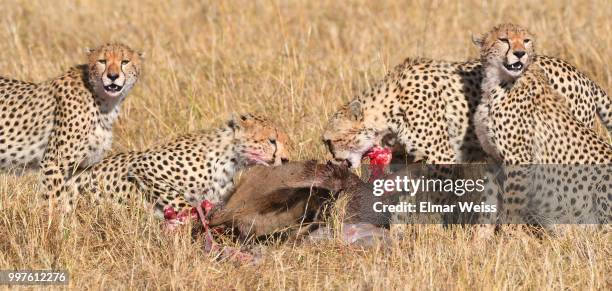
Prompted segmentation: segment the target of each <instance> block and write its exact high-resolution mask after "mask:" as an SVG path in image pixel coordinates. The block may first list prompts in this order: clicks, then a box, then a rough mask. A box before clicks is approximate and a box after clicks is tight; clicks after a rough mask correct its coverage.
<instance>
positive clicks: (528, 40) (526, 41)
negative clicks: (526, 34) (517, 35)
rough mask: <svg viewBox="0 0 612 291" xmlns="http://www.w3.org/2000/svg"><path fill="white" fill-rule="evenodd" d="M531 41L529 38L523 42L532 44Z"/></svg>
mask: <svg viewBox="0 0 612 291" xmlns="http://www.w3.org/2000/svg"><path fill="white" fill-rule="evenodd" d="M530 41H531V39H528V38H527V39H525V40H523V42H524V43H528V42H530Z"/></svg>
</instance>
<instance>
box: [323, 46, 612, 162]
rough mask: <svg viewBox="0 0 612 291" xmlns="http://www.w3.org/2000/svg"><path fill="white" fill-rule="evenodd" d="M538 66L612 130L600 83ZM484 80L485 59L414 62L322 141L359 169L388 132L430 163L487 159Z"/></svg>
mask: <svg viewBox="0 0 612 291" xmlns="http://www.w3.org/2000/svg"><path fill="white" fill-rule="evenodd" d="M534 64H535V65H537V66H539V67H541V68H542V69H543V70H544V73H545V75H546V77H547V79H548V82H549V83H550V84H551V86H552V87H553V88H554V89H555V91H556V92H558V93H559V94H561V96H564V97H565V99H566V100H567V102H568V103H569V105H570V108H571V112H572V113H573V115H574V116H575V117H576V118H577V119H578V120H580V121H581V122H583V123H584V124H585V125H587V126H593V125H594V120H595V115H596V112H597V113H598V114H599V115H600V117H601V118H602V119H603V121H604V124H606V125H607V126H608V129H610V130H612V116H611V113H610V108H611V102H610V99H609V97H608V95H606V93H605V92H604V91H603V90H602V89H601V88H600V87H599V86H597V84H595V82H593V81H592V80H590V79H589V78H588V77H586V76H585V75H584V74H583V73H581V72H579V71H578V70H577V69H575V68H574V67H572V66H571V65H569V64H568V63H566V62H564V61H562V60H560V59H557V58H553V57H547V56H535V57H534ZM482 79H483V71H482V64H481V62H480V61H476V60H475V61H468V62H444V61H433V60H425V59H417V60H411V59H408V60H406V61H405V62H404V63H402V64H401V65H399V66H397V67H396V68H395V69H394V70H393V71H391V72H390V73H389V74H388V75H387V76H386V78H385V79H384V80H382V81H380V82H379V83H377V84H376V85H375V86H373V87H372V88H371V89H370V90H368V91H366V92H365V93H364V94H362V95H361V96H359V97H357V98H355V99H354V100H353V101H351V102H349V103H348V104H347V105H345V106H343V107H342V108H341V109H340V110H339V111H338V112H337V113H336V114H335V115H334V116H333V117H332V118H331V120H330V121H329V123H328V125H327V127H326V129H325V132H324V134H323V141H324V142H325V144H326V146H327V149H328V150H329V152H330V153H331V154H332V156H333V158H334V160H335V161H336V162H340V163H348V164H350V165H351V166H352V167H358V166H359V165H360V161H361V159H362V157H363V155H364V154H365V153H366V152H367V151H368V150H370V149H372V148H373V147H375V146H377V145H381V142H382V140H383V138H384V137H386V136H388V135H389V134H394V135H396V136H397V140H398V141H399V142H400V143H401V144H402V145H403V146H404V148H405V150H406V152H407V153H408V154H411V155H413V156H415V157H416V158H417V159H423V160H425V162H427V163H430V164H452V163H461V162H472V161H482V160H484V159H485V158H486V155H485V153H484V152H483V150H482V148H481V146H480V144H479V142H478V139H477V137H476V134H475V131H474V113H475V110H476V107H477V106H478V104H479V102H480V99H481V91H480V84H481V82H482Z"/></svg>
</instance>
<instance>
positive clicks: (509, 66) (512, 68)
mask: <svg viewBox="0 0 612 291" xmlns="http://www.w3.org/2000/svg"><path fill="white" fill-rule="evenodd" d="M504 67H505V68H506V70H508V71H512V72H519V71H521V70H522V69H523V63H521V62H516V63H513V64H504Z"/></svg>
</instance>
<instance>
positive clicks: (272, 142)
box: [268, 138, 276, 145]
mask: <svg viewBox="0 0 612 291" xmlns="http://www.w3.org/2000/svg"><path fill="white" fill-rule="evenodd" d="M268 141H269V142H270V143H271V144H274V145H275V144H276V139H275V138H269V139H268Z"/></svg>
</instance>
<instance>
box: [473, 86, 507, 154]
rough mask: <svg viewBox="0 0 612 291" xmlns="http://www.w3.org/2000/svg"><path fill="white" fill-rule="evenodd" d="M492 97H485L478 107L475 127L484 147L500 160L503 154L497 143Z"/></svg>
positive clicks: (488, 152)
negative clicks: (492, 112)
mask: <svg viewBox="0 0 612 291" xmlns="http://www.w3.org/2000/svg"><path fill="white" fill-rule="evenodd" d="M491 99H492V98H490V97H485V98H483V100H482V103H481V104H479V105H478V107H477V108H476V113H475V115H474V128H475V131H476V137H477V138H478V141H479V142H480V145H481V146H482V149H483V150H484V151H485V152H486V153H487V154H488V155H490V156H491V157H493V158H494V159H495V160H498V161H500V160H501V155H500V153H499V150H498V148H497V146H496V144H495V136H494V134H495V132H494V124H493V118H492V116H491V107H492V100H491Z"/></svg>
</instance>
